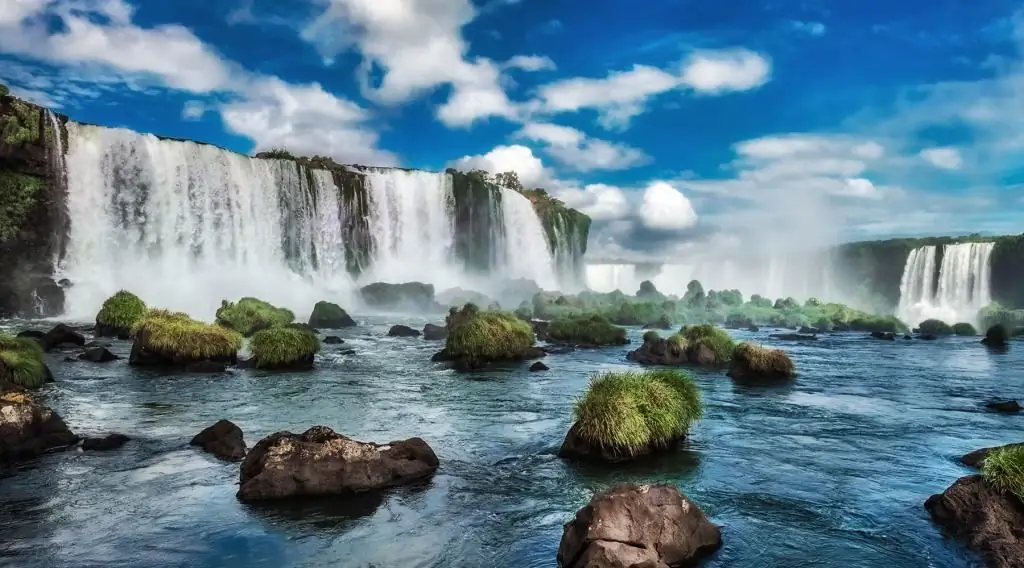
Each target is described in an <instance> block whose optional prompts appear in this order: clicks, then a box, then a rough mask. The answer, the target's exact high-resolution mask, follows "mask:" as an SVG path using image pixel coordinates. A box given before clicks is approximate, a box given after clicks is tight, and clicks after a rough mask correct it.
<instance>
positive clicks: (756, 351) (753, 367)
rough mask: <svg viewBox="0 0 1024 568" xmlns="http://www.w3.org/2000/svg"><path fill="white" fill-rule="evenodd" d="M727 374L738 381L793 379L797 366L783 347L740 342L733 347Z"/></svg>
mask: <svg viewBox="0 0 1024 568" xmlns="http://www.w3.org/2000/svg"><path fill="white" fill-rule="evenodd" d="M727 374H728V375H729V376H730V377H732V378H733V379H736V380H738V381H743V380H774V379H792V378H793V377H795V376H796V366H795V365H793V360H792V359H790V358H789V355H787V354H786V352H785V351H783V350H781V349H771V348H768V347H763V346H761V345H758V344H756V343H740V344H739V345H737V346H736V348H735V349H733V352H732V361H730V362H729V372H728V373H727Z"/></svg>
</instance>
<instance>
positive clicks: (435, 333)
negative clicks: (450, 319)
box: [423, 323, 448, 341]
mask: <svg viewBox="0 0 1024 568" xmlns="http://www.w3.org/2000/svg"><path fill="white" fill-rule="evenodd" d="M447 337H448V328H447V327H445V326H443V325H434V324H432V323H428V324H427V325H425V326H423V339H426V340H427V341H444V339H445V338H447Z"/></svg>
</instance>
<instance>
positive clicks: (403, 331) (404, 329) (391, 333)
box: [388, 324, 420, 337]
mask: <svg viewBox="0 0 1024 568" xmlns="http://www.w3.org/2000/svg"><path fill="white" fill-rule="evenodd" d="M419 335H420V332H419V331H417V330H415V329H413V328H411V327H409V326H407V325H401V324H399V325H393V326H391V329H389V330H388V337H419Z"/></svg>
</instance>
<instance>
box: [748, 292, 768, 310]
mask: <svg viewBox="0 0 1024 568" xmlns="http://www.w3.org/2000/svg"><path fill="white" fill-rule="evenodd" d="M750 304H751V305H753V306H756V307H759V308H771V307H773V306H772V301H771V300H769V299H768V298H765V297H764V296H762V295H760V294H754V295H753V296H751V297H750Z"/></svg>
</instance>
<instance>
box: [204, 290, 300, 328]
mask: <svg viewBox="0 0 1024 568" xmlns="http://www.w3.org/2000/svg"><path fill="white" fill-rule="evenodd" d="M293 321H295V314H293V313H292V311H291V310H288V309H285V308H278V307H276V306H274V305H273V304H270V303H268V302H264V301H263V300H260V299H258V298H249V297H246V298H242V299H241V300H238V302H235V303H231V302H228V301H227V300H224V301H222V302H221V304H220V308H218V309H217V323H219V324H220V325H222V326H224V327H227V328H230V329H233V330H235V331H237V332H238V333H241V334H242V335H244V336H246V337H250V336H252V334H254V333H256V332H257V331H259V330H261V329H267V328H268V327H273V326H275V325H286V324H289V323H292V322H293Z"/></svg>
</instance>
